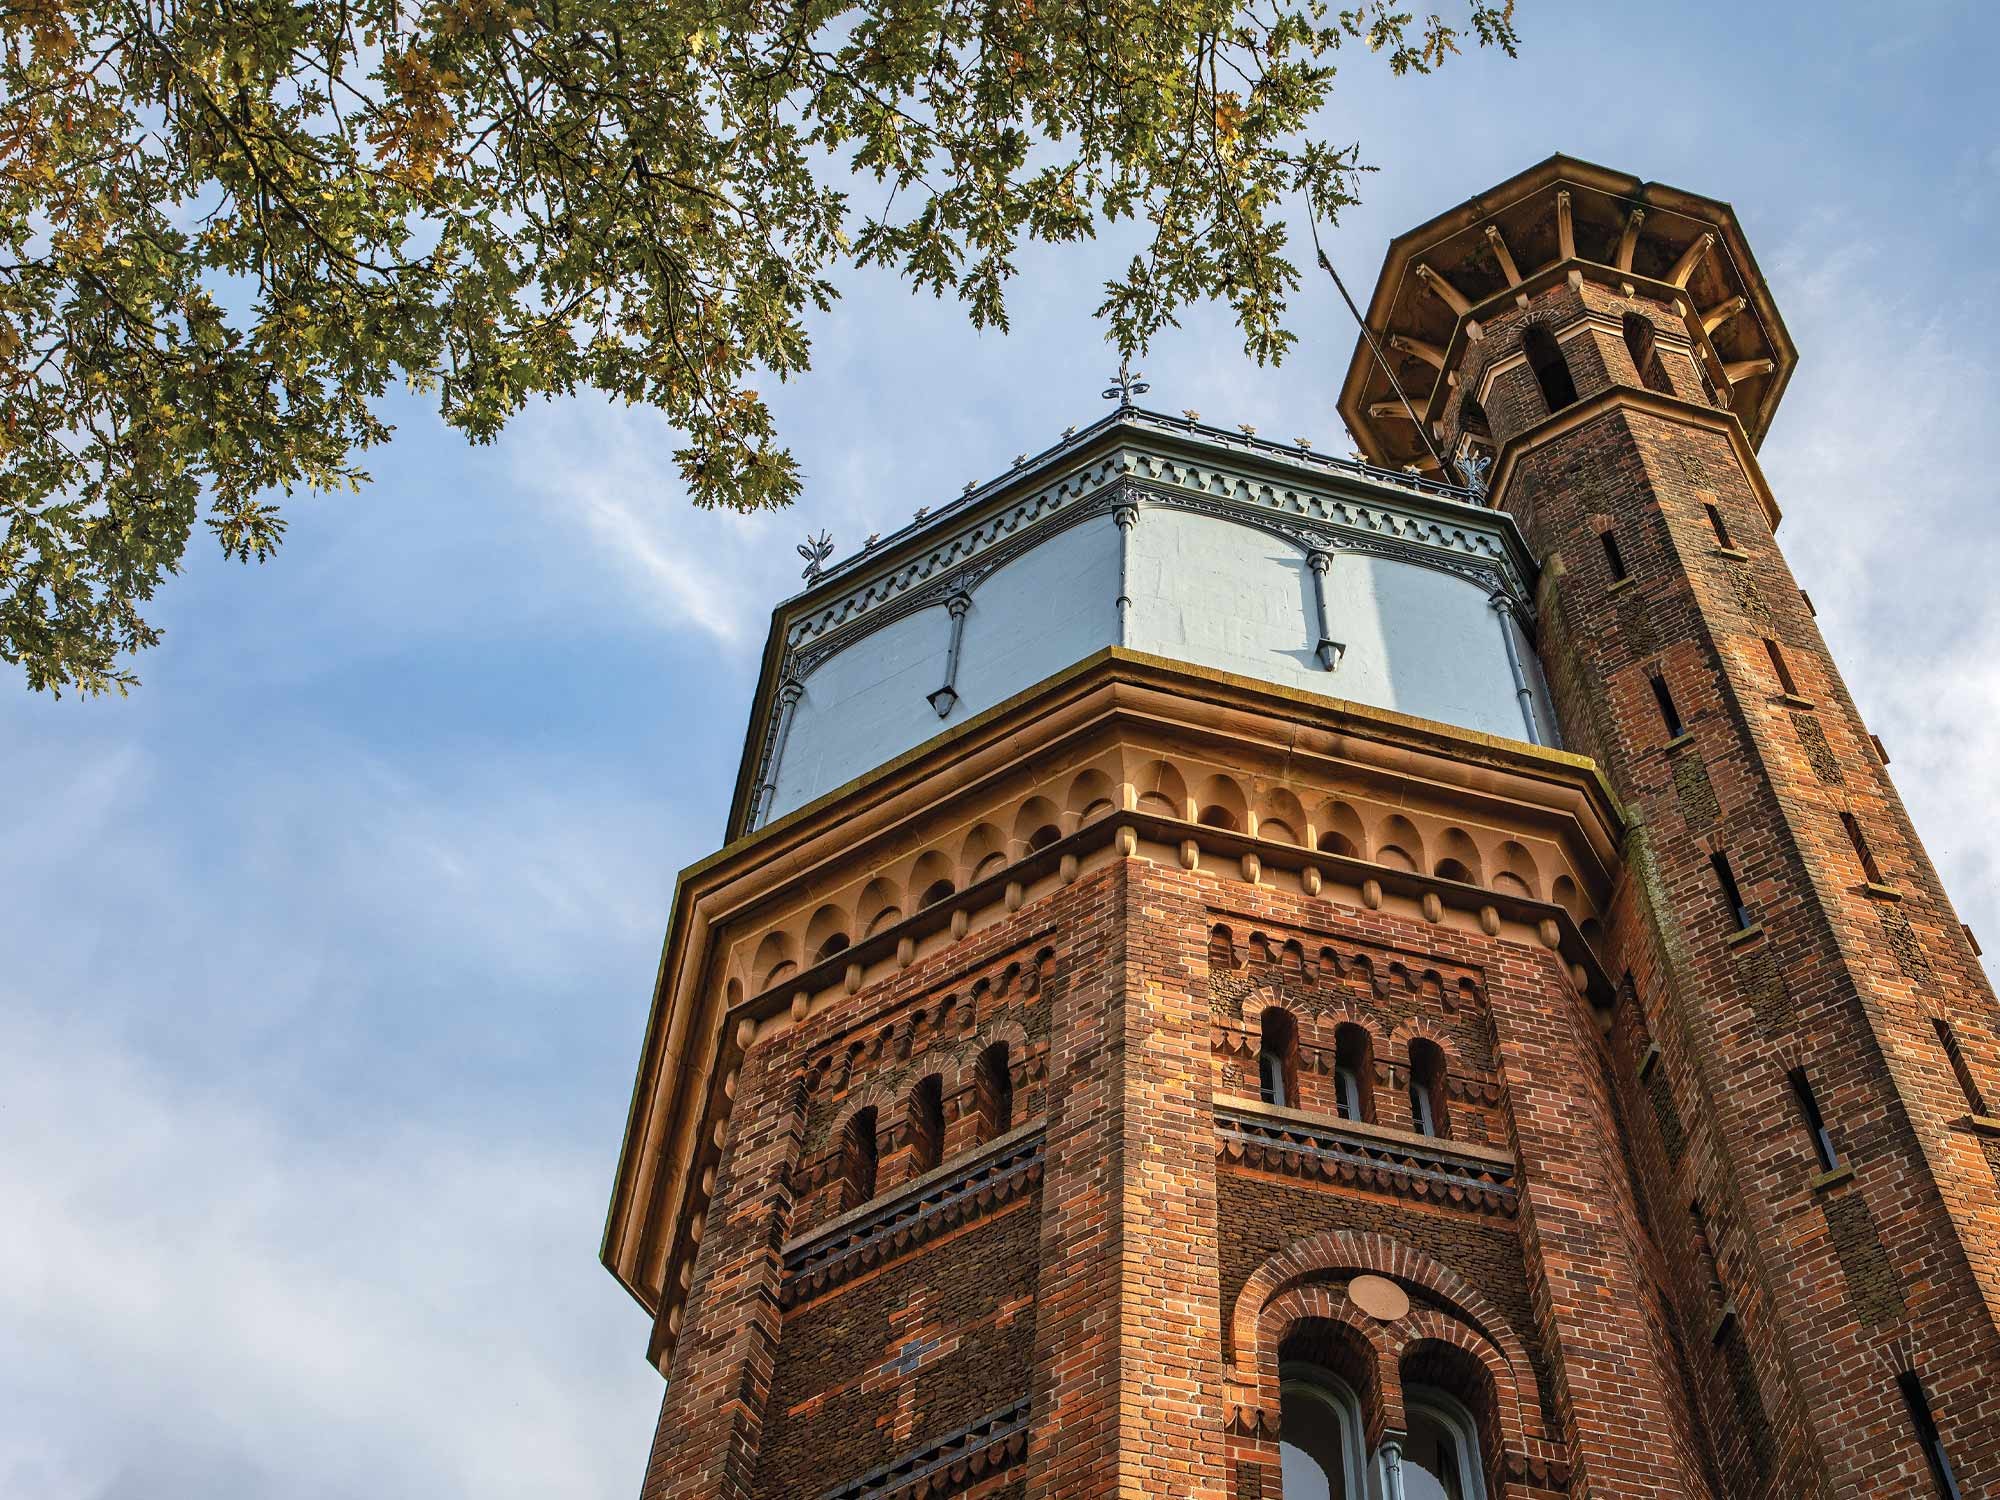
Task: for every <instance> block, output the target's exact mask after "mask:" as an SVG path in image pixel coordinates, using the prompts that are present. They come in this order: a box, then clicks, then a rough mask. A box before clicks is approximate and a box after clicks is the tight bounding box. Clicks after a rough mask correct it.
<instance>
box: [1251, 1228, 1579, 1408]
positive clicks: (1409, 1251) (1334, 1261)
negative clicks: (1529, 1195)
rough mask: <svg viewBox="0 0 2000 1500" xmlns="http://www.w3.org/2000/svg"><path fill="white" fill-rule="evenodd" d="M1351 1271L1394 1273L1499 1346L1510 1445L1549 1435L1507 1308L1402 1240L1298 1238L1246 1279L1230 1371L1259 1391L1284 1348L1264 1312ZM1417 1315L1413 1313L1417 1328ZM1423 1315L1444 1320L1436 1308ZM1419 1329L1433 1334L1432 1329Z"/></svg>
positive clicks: (1365, 1235)
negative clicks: (1526, 1397) (1527, 1391)
mask: <svg viewBox="0 0 2000 1500" xmlns="http://www.w3.org/2000/svg"><path fill="white" fill-rule="evenodd" d="M1343 1272H1350V1273H1355V1272H1373V1273H1374V1274H1375V1275H1378V1276H1386V1277H1388V1278H1389V1279H1390V1280H1391V1281H1398V1282H1402V1283H1404V1284H1406V1285H1408V1286H1411V1287H1415V1288H1417V1289H1418V1290H1420V1291H1422V1292H1424V1293H1425V1294H1426V1295H1427V1296H1428V1297H1429V1298H1430V1299H1431V1300H1432V1301H1433V1302H1436V1303H1440V1304H1443V1306H1444V1307H1445V1308H1447V1309H1449V1310H1450V1311H1451V1312H1453V1313H1455V1314H1456V1315H1457V1317H1458V1318H1460V1319H1462V1320H1463V1321H1464V1323H1465V1324H1467V1325H1468V1326H1469V1327H1470V1328H1471V1330H1472V1331H1473V1332H1475V1333H1477V1334H1479V1335H1480V1336H1481V1337H1483V1338H1484V1339H1485V1340H1487V1341H1488V1342H1489V1343H1491V1344H1492V1345H1493V1347H1494V1349H1495V1350H1496V1352H1497V1354H1498V1356H1499V1359H1500V1361H1501V1363H1502V1364H1503V1365H1504V1366H1505V1369H1506V1371H1507V1375H1508V1379H1507V1381H1506V1383H1505V1384H1504V1385H1502V1386H1501V1387H1500V1390H1501V1392H1503V1393H1511V1395H1507V1394H1503V1397H1502V1400H1501V1401H1499V1402H1496V1406H1499V1407H1501V1408H1502V1409H1501V1411H1500V1413H1499V1415H1500V1419H1501V1422H1502V1429H1503V1432H1504V1433H1505V1434H1506V1435H1507V1438H1508V1440H1509V1443H1510V1445H1512V1444H1515V1443H1518V1441H1519V1440H1520V1438H1521V1437H1522V1435H1523V1434H1524V1433H1525V1434H1526V1435H1527V1436H1530V1437H1535V1438H1540V1437H1543V1436H1545V1434H1544V1433H1543V1432H1542V1430H1541V1417H1540V1413H1539V1411H1538V1410H1537V1409H1536V1408H1535V1407H1534V1406H1533V1405H1532V1404H1530V1405H1528V1406H1525V1407H1524V1405H1523V1403H1522V1401H1521V1395H1520V1393H1521V1391H1522V1390H1523V1389H1524V1388H1525V1383H1526V1382H1529V1381H1532V1378H1533V1376H1532V1372H1533V1366H1532V1365H1531V1364H1530V1363H1529V1361H1528V1351H1527V1346H1526V1345H1524V1344H1523V1343H1522V1342H1521V1339H1520V1336H1519V1335H1518V1334H1516V1333H1515V1332H1514V1330H1513V1328H1512V1327H1511V1326H1510V1325H1509V1324H1508V1322H1507V1320H1506V1318H1505V1317H1503V1316H1502V1315H1501V1313H1500V1310H1499V1309H1498V1308H1497V1307H1495V1306H1494V1305H1493V1303H1492V1301H1491V1300H1490V1299H1489V1298H1488V1297H1487V1296H1486V1294H1485V1293H1484V1292H1482V1291H1480V1290H1479V1289H1478V1288H1477V1287H1475V1286H1473V1285H1472V1284H1471V1283H1470V1282H1469V1281H1467V1280H1466V1279H1465V1278H1464V1277H1463V1276H1460V1275H1459V1274H1458V1273H1457V1272H1456V1271H1454V1270H1452V1269H1451V1268H1450V1267H1449V1266H1446V1265H1445V1264H1443V1263H1442V1262H1441V1261H1438V1260H1436V1259H1434V1258H1432V1257H1431V1256H1429V1255H1426V1254H1424V1252H1423V1251H1421V1250H1418V1249H1416V1248H1415V1247H1414V1246H1412V1245H1408V1244H1405V1243H1404V1242H1403V1241H1401V1240H1397V1239H1393V1238H1391V1237H1390V1236H1388V1235H1385V1234H1375V1233H1372V1232H1367V1231H1360V1230H1352V1229H1330V1230H1324V1231H1322V1232H1320V1233H1318V1234H1313V1235H1308V1236H1306V1237H1305V1238H1304V1239H1299V1240H1294V1241H1292V1243H1291V1244H1289V1245H1286V1246H1285V1247H1284V1248H1283V1249H1281V1250H1278V1251H1276V1252H1275V1253H1274V1254H1272V1255H1271V1256H1270V1257H1269V1258H1267V1259H1266V1260H1265V1261H1264V1263H1263V1264H1262V1265H1260V1266H1258V1267H1257V1268H1256V1269H1255V1270H1254V1271H1252V1272H1251V1273H1250V1275H1249V1276H1248V1277H1247V1278H1246V1279H1245V1280H1244V1283H1243V1287H1242V1290H1241V1291H1239V1292H1238V1293H1237V1294H1236V1303H1235V1306H1234V1307H1233V1308H1232V1309H1231V1311H1230V1319H1229V1349H1228V1356H1227V1357H1228V1366H1227V1368H1228V1372H1229V1374H1230V1377H1231V1379H1232V1380H1234V1381H1235V1382H1237V1383H1238V1385H1239V1387H1242V1386H1247V1387H1250V1388H1251V1389H1257V1388H1259V1387H1260V1386H1261V1385H1262V1383H1263V1380H1262V1377H1263V1376H1264V1375H1265V1373H1266V1372H1267V1371H1268V1372H1269V1373H1270V1374H1272V1375H1275V1373H1276V1368H1277V1345H1276V1343H1275V1342H1274V1341H1272V1340H1271V1339H1270V1338H1269V1337H1268V1330H1267V1325H1266V1324H1265V1320H1264V1318H1263V1313H1264V1310H1265V1309H1266V1308H1268V1307H1270V1306H1271V1305H1272V1304H1273V1303H1274V1302H1276V1301H1277V1300H1278V1298H1279V1297H1281V1296H1283V1295H1284V1294H1285V1293H1287V1292H1289V1291H1291V1290H1292V1289H1293V1288H1295V1287H1301V1286H1306V1285H1309V1284H1311V1283H1313V1282H1315V1281H1323V1280H1326V1279H1329V1278H1331V1277H1335V1276H1338V1275H1340V1274H1341V1273H1343ZM1417 1311H1418V1310H1416V1309H1413V1310H1412V1314H1413V1316H1412V1319H1411V1321H1412V1322H1413V1323H1414V1322H1415V1321H1416V1317H1415V1314H1416V1313H1417ZM1422 1311H1425V1312H1430V1313H1432V1314H1433V1316H1434V1317H1437V1316H1438V1315H1437V1312H1436V1309H1423V1310H1422ZM1439 1321H1440V1322H1441V1321H1442V1319H1441V1318H1440V1319H1439ZM1431 1326H1436V1325H1435V1324H1434V1325H1431ZM1419 1331H1420V1332H1421V1333H1422V1334H1424V1335H1425V1336H1428V1333H1429V1329H1428V1328H1421V1329H1420V1330H1419ZM1490 1368H1492V1367H1491V1366H1489V1369H1490ZM1529 1419H1532V1425H1529Z"/></svg>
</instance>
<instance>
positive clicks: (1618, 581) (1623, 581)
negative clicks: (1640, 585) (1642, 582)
mask: <svg viewBox="0 0 2000 1500" xmlns="http://www.w3.org/2000/svg"><path fill="white" fill-rule="evenodd" d="M1636 582H1638V579H1637V577H1636V576H1635V575H1634V574H1631V573H1627V574H1626V575H1625V576H1624V577H1623V578H1614V579H1612V580H1611V587H1610V588H1608V589H1606V590H1605V591H1604V592H1605V593H1607V594H1615V593H1617V592H1618V591H1619V590H1620V589H1622V588H1630V587H1631V586H1632V585H1633V584H1634V583H1636Z"/></svg>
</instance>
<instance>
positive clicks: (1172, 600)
mask: <svg viewBox="0 0 2000 1500" xmlns="http://www.w3.org/2000/svg"><path fill="white" fill-rule="evenodd" d="M1534 576H1535V563H1534V560H1533V558H1532V557H1531V556H1530V555H1529V553H1528V550H1527V548H1526V547H1525V546H1524V545H1523V544H1522V542H1521V538H1520V535H1519V533H1518V531H1517V530H1516V529H1515V526H1514V523H1513V521H1512V520H1511V519H1510V518H1508V517H1506V516H1504V515H1499V514H1496V513H1494V512H1493V511H1491V510H1489V509H1487V508H1485V507H1483V506H1482V505H1481V504H1480V503H1479V497H1478V496H1477V495H1476V494H1475V493H1473V492H1471V491H1468V490H1463V489H1458V488H1455V487H1453V486H1449V485H1444V484H1439V483H1436V482H1434V481H1432V480H1428V479H1425V478H1422V477H1420V476H1418V475H1414V474H1410V473H1406V472H1402V471H1399V470H1398V471H1391V470H1384V469H1379V468H1375V467H1372V466H1370V465H1367V464H1362V463H1356V462H1354V461H1352V460H1350V459H1346V458H1335V457H1329V456H1327V455H1324V454H1320V453H1315V452H1313V451H1311V450H1310V449H1308V448H1305V447H1302V446H1295V445H1291V446H1288V445H1283V444H1278V443H1272V442H1268V441H1265V440H1262V439H1259V438H1257V437H1255V436H1254V435H1253V434H1250V433H1248V432H1245V431H1240V430H1239V431H1234V432H1232V431H1226V430H1223V429H1220V428H1215V427H1208V426H1204V425H1202V424H1201V423H1200V422H1198V421H1196V420H1194V419H1192V418H1177V417H1168V416H1164V415H1161V414H1159V413H1156V412H1149V411H1144V410H1141V409H1139V408H1137V407H1133V406H1129V405H1125V404H1122V403H1121V405H1120V406H1119V408H1118V409H1117V410H1116V411H1115V412H1114V413H1112V414H1111V415H1110V416H1108V417H1106V418H1105V419H1104V420H1102V421H1100V422H1098V423H1095V424H1093V425H1092V426H1090V427H1088V428H1086V429H1084V430H1083V431H1081V432H1072V433H1070V434H1069V435H1067V436H1065V437H1064V438H1063V440H1062V441H1060V442H1058V443H1057V444H1055V445H1054V446H1053V447H1051V448H1050V449H1048V450H1047V451H1046V452H1044V453H1042V454H1040V455H1039V456H1036V457H1034V458H1027V457H1023V458H1022V459H1020V460H1018V461H1017V462H1016V464H1015V466H1014V467H1013V468H1012V469H1011V470H1010V471H1009V472H1008V473H1006V474H1005V475H1003V476H1001V477H1000V478H998V479H996V480H993V481H992V482H990V483H988V484H986V485H984V486H974V487H971V488H969V489H968V491H967V493H966V494H965V495H963V496H962V497H959V498H958V499H956V500H954V501H953V502H952V503H951V504H949V505H946V506H942V507H939V508H937V509H935V510H929V509H926V510H924V511H919V512H918V513H917V519H916V520H915V521H914V522H913V523H912V524H911V525H909V526H907V527H905V528H904V529H903V530H902V531H900V532H898V533H896V534H894V535H892V536H890V537H887V538H884V539H880V540H877V539H875V538H871V539H870V543H869V545H867V546H865V547H863V548H862V549H860V550H859V551H857V552H856V553H855V554H853V555H852V556H850V557H848V558H846V559H845V560H843V561H842V562H841V564H840V565H839V566H837V567H834V568H831V569H826V570H824V571H821V570H820V569H819V568H818V565H817V563H815V565H814V567H813V568H812V569H811V570H809V577H810V578H811V585H810V587H808V588H807V589H806V591H805V592H804V593H802V594H799V595H798V596H796V597H795V598H793V599H790V600H787V601H786V602H785V603H783V604H781V605H779V606H778V608H777V610H776V611H775V612H774V615H773V619H772V628H771V636H770V641H769V644H768V647H767V649H766V652H765V658H764V669H763V676H762V679H761V681H760V683H759V686H758V692H757V696H756V699H755V700H754V702H753V704H752V709H751V724H750V733H749V739H748V743H747V744H746V746H745V753H744V762H743V770H742V774H741V777H740V779H739V783H738V789H737V794H736V801H735V806H734V808H733V810H732V814H731V819H730V835H731V837H738V836H740V835H742V834H744V833H747V832H750V831H751V830H753V829H756V828H759V827H762V826H764V825H766V824H768V823H770V822H771V821H772V820H773V819H775V818H780V817H783V816H785V815H787V814H789V813H792V812H794V811H796V810H798V809H799V808H801V807H803V806H805V805H806V804H808V803H810V802H813V801H814V800H816V799H818V798H821V797H824V796H825V795H827V794H828V793H830V792H832V791H833V790H835V789H836V788H838V787H841V786H844V785H846V784H847V783H849V782H851V781H853V780H855V779H856V778H857V777H862V776H866V775H868V774H869V773H871V772H873V771H876V770H877V769H878V768H880V767H883V766H885V765H887V764H889V763H890V762H892V761H894V760H895V759H896V758H897V757H899V756H902V755H905V754H907V753H908V752H910V751H912V750H914V749H916V748H917V746H919V745H921V744H923V743H924V742H925V741H927V740H930V739H931V738H933V737H934V736H936V735H938V734H940V733H943V732H946V731H950V730H953V729H956V728H957V727H958V726H960V725H963V724H965V723H966V722H967V721H968V720H970V719H972V718H974V717H976V716H978V715H980V714H982V713H985V712H987V711H989V710H992V709H994V708H996V707H997V706H999V705H1000V704H1002V703H1004V702H1006V701H1007V700H1009V699H1010V698H1012V697H1013V696H1014V695H1016V694H1019V693H1022V692H1024V691H1026V690H1028V689H1029V688H1031V687H1033V686H1034V685H1035V684H1036V683H1038V682H1041V681H1043V680H1044V679H1046V678H1048V677H1050V676H1052V675H1054V674H1057V673H1060V672H1063V671H1065V670H1068V669H1070V668H1072V667H1074V666H1076V665H1077V664H1078V663H1079V662H1082V661H1084V660H1086V659H1087V658H1089V657H1090V656H1091V655H1092V654H1093V653H1096V652H1099V651H1102V650H1105V649H1106V648H1111V647H1122V648H1125V649H1127V650H1130V651H1134V652H1141V653H1145V654H1148V655H1151V656H1157V657H1161V658H1165V659H1167V660H1169V661H1176V662H1181V663H1186V664H1188V665H1191V666H1194V667H1197V668H1201V669H1205V670H1208V671H1214V672H1225V673H1230V674H1234V675H1236V676H1240V677H1245V678H1250V679H1253V680H1256V681H1260V682H1263V683H1267V684H1274V685H1277V686H1280V687H1284V688H1288V689H1294V690H1300V691H1304V692H1307V693H1312V694H1316V695H1320V696H1324V697H1329V698H1339V699H1342V700H1345V701H1347V702H1352V703H1360V704H1364V705H1368V706H1371V707H1377V708H1386V709H1392V710H1395V711H1397V712H1400V713H1405V714H1409V715H1413V716H1415V717H1418V718H1423V719H1429V720H1435V721H1438V722H1441V723H1445V724H1452V725H1456V726H1458V727H1460V728H1463V729H1471V730H1475V731H1477V732H1479V733H1482V734H1488V735H1493V736H1496V737H1500V738H1505V739H1517V740H1528V741H1530V742H1532V743H1537V744H1548V743H1551V742H1553V740H1554V738H1555V736H1554V730H1553V724H1554V716H1553V713H1552V712H1551V711H1550V709H1549V706H1548V704H1547V702H1546V695H1545V692H1544V688H1543V684H1542V682H1541V678H1540V674H1539V669H1538V667H1537V665H1536V663H1535V660H1534V651H1533V645H1532V641H1533V622H1532V614H1533V605H1532V594H1533V587H1534Z"/></svg>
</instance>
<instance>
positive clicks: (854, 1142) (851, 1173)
mask: <svg viewBox="0 0 2000 1500" xmlns="http://www.w3.org/2000/svg"><path fill="white" fill-rule="evenodd" d="M875 1161H876V1146H875V1106H874V1105H872V1104H871V1105H869V1106H868V1107H867V1108H866V1109H857V1110H856V1111H855V1112H854V1117H853V1118H852V1119H851V1120H849V1121H848V1122H847V1130H846V1132H845V1133H844V1134H843V1135H842V1136H841V1140H840V1177H841V1195H840V1196H841V1204H840V1206H841V1207H842V1208H843V1209H848V1208H854V1207H856V1206H858V1205H860V1204H863V1203H866V1202H867V1201H868V1200H869V1199H870V1198H872V1197H874V1196H875Z"/></svg>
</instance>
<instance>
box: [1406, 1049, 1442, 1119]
mask: <svg viewBox="0 0 2000 1500" xmlns="http://www.w3.org/2000/svg"><path fill="white" fill-rule="evenodd" d="M1410 1123H1411V1124H1412V1125H1414V1126H1415V1127H1416V1129H1417V1130H1418V1132H1419V1133H1421V1134H1423V1135H1435V1136H1448V1135H1450V1134H1451V1121H1450V1118H1449V1117H1448V1115H1447V1114H1446V1110H1445V1093H1444V1050H1443V1049H1442V1048H1441V1047H1439V1046H1438V1044H1437V1043H1436V1042H1433V1041H1430V1040H1429V1039H1427V1038H1425V1037H1415V1038H1412V1039H1411V1042H1410Z"/></svg>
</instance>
